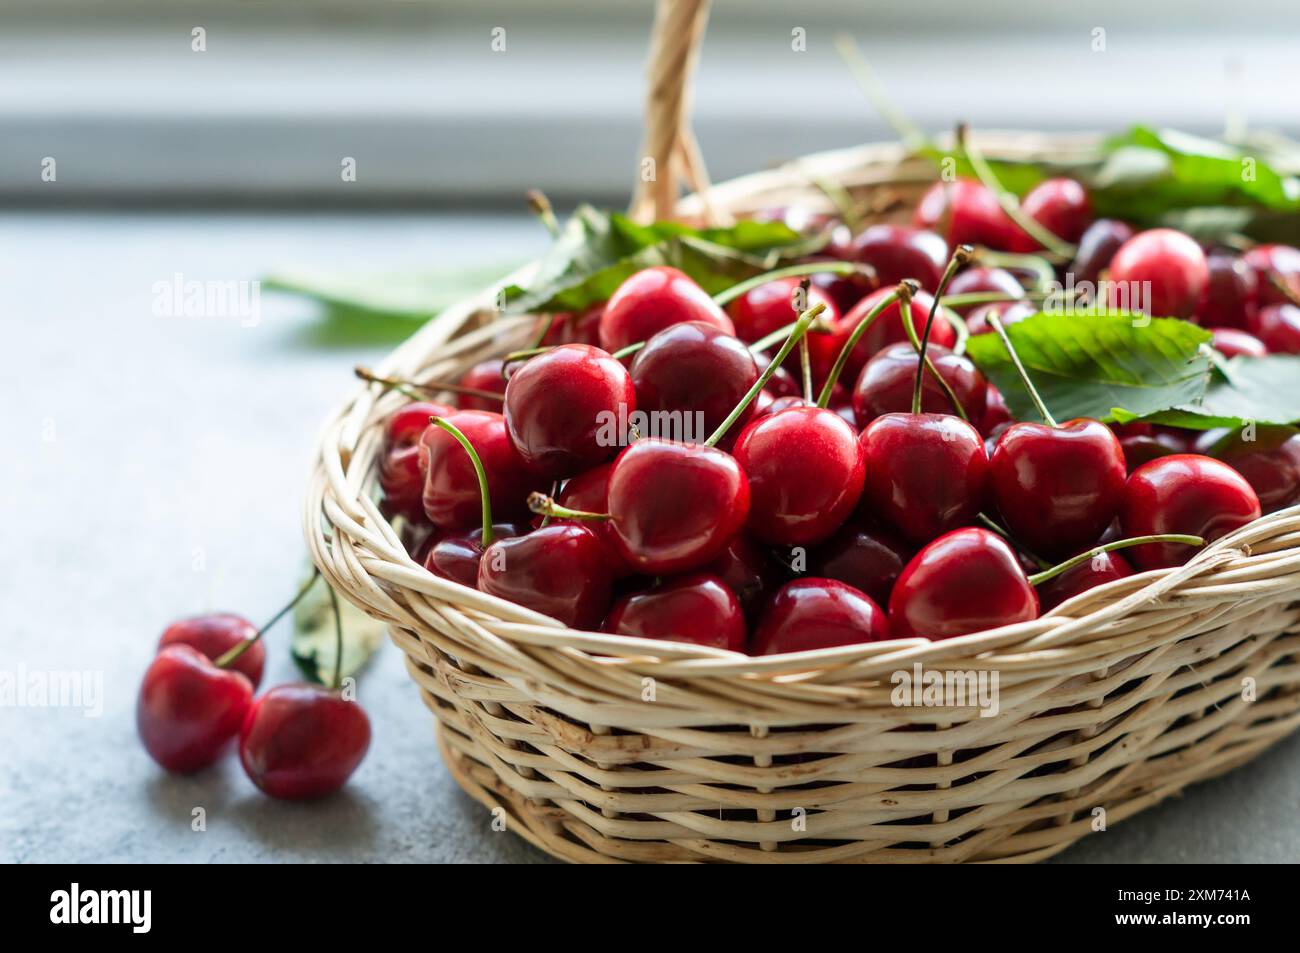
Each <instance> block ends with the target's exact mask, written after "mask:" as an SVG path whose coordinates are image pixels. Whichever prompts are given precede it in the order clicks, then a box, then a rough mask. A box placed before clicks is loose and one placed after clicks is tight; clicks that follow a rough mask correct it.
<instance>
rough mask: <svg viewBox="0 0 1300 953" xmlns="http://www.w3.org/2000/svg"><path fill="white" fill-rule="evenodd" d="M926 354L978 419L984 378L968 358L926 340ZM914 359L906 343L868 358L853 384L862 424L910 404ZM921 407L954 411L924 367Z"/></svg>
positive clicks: (970, 414)
mask: <svg viewBox="0 0 1300 953" xmlns="http://www.w3.org/2000/svg"><path fill="white" fill-rule="evenodd" d="M926 354H927V356H928V357H929V358H930V362H931V363H932V364H933V365H934V367H935V370H937V371H938V372H939V374H940V376H941V377H942V378H943V379H944V380H945V381H947V382H948V386H949V387H951V388H952V391H953V393H954V394H956V395H957V400H958V401H960V403H961V406H962V409H963V410H964V411H965V412H966V417H967V419H969V420H976V421H978V420H980V419H982V418H983V416H984V408H985V405H986V401H987V399H988V383H987V381H985V379H984V375H983V374H981V373H980V371H979V368H977V367H976V366H975V365H974V363H973V362H972V361H971V360H970V358H968V357H965V356H962V355H958V354H954V353H952V351H950V350H948V349H947V348H946V347H939V346H938V345H935V344H930V345H927V347H926ZM918 366H919V362H918V361H917V358H916V349H915V348H913V347H912V345H911V344H908V343H905V342H900V343H898V344H891V345H889V346H888V347H887V348H885V349H884V350H883V351H881V352H880V353H879V354H877V355H876V356H875V357H873V358H872V359H871V360H869V361H867V366H866V367H864V368H863V369H862V373H861V374H859V375H858V382H857V384H856V386H855V387H854V388H853V413H854V417H855V419H856V420H857V422H858V424H859V425H860V426H863V427H865V426H866V425H867V424H869V423H871V421H873V420H875V419H876V418H877V417H882V416H884V415H885V414H902V413H907V412H908V411H909V410H911V408H912V390H913V388H914V387H915V386H916V371H917V367H918ZM921 409H922V410H923V411H925V412H926V413H934V414H949V413H955V412H956V411H955V410H954V408H953V406H952V401H951V400H949V399H948V395H947V393H946V392H945V391H944V389H943V388H942V387H941V386H940V385H939V382H938V381H936V380H935V379H934V375H933V374H931V373H930V372H929V371H928V370H927V371H926V373H925V376H924V377H923V378H922V379H921Z"/></svg>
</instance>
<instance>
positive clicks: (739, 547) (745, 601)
mask: <svg viewBox="0 0 1300 953" xmlns="http://www.w3.org/2000/svg"><path fill="white" fill-rule="evenodd" d="M705 571H706V572H708V573H710V574H712V575H715V576H717V577H718V578H719V579H721V580H722V581H723V583H724V584H725V585H726V587H727V588H728V589H730V590H731V591H732V592H733V593H735V596H736V598H737V599H739V600H740V605H741V608H742V609H744V610H745V617H746V618H751V619H752V618H754V617H755V615H756V613H757V612H758V610H759V608H760V607H761V606H762V604H763V602H764V600H765V598H766V596H767V593H768V590H769V589H771V587H772V585H773V583H774V581H775V578H776V574H775V567H774V566H773V564H772V560H771V559H770V558H769V557H768V555H767V553H766V552H765V551H764V550H763V549H762V548H761V547H759V546H758V545H756V544H755V543H754V541H753V540H751V539H750V538H749V537H748V536H746V535H744V534H743V533H739V534H737V535H735V536H733V537H731V542H729V543H727V548H726V549H724V550H723V551H722V555H721V556H719V557H718V558H717V559H715V560H714V561H713V562H711V563H710V564H709V565H708V566H707V567H705Z"/></svg>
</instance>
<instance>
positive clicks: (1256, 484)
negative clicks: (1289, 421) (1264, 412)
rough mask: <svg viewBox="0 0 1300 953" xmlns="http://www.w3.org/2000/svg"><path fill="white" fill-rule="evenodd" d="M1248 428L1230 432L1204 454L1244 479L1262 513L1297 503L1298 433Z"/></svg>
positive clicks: (1277, 428)
mask: <svg viewBox="0 0 1300 953" xmlns="http://www.w3.org/2000/svg"><path fill="white" fill-rule="evenodd" d="M1252 429H1253V432H1248V431H1246V430H1245V429H1241V430H1233V431H1231V432H1230V433H1228V434H1226V435H1225V436H1223V437H1221V438H1220V439H1219V440H1217V441H1216V442H1214V443H1213V444H1212V445H1211V446H1210V448H1209V449H1208V450H1207V451H1206V453H1207V455H1208V456H1211V457H1214V458H1215V459H1216V460H1222V461H1223V462H1224V463H1226V464H1228V465H1229V466H1230V467H1232V468H1233V469H1234V470H1236V471H1237V472H1238V473H1240V474H1241V475H1242V476H1243V477H1245V478H1246V482H1247V483H1249V484H1250V485H1251V488H1252V489H1254V491H1255V495H1256V496H1257V497H1259V505H1260V508H1261V509H1262V510H1263V511H1264V512H1265V513H1272V512H1273V511H1274V510H1280V509H1282V508H1283V507H1286V506H1291V505H1293V504H1295V503H1300V430H1298V429H1296V428H1295V427H1281V426H1269V425H1267V424H1257V425H1255V427H1254V428H1252ZM1247 436H1249V437H1250V438H1251V439H1249V440H1248V439H1246V437H1247Z"/></svg>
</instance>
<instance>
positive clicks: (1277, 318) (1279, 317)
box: [1249, 304, 1300, 354]
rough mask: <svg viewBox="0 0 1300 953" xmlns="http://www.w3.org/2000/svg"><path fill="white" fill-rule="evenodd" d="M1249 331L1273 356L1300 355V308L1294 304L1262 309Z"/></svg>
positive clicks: (1276, 305)
mask: <svg viewBox="0 0 1300 953" xmlns="http://www.w3.org/2000/svg"><path fill="white" fill-rule="evenodd" d="M1249 331H1250V333H1251V334H1253V335H1254V336H1255V337H1256V338H1258V339H1259V341H1260V343H1261V344H1263V345H1264V347H1266V348H1268V350H1269V352H1270V353H1272V354H1300V308H1297V307H1296V306H1295V305H1293V304H1270V305H1267V306H1266V307H1263V308H1260V309H1259V312H1258V313H1257V314H1256V315H1255V317H1254V319H1253V320H1252V321H1251V322H1250V327H1249Z"/></svg>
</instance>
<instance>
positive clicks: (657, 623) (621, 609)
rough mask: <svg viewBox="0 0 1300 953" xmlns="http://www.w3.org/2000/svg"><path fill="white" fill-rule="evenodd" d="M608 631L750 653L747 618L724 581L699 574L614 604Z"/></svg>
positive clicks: (667, 583)
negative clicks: (746, 639)
mask: <svg viewBox="0 0 1300 953" xmlns="http://www.w3.org/2000/svg"><path fill="white" fill-rule="evenodd" d="M604 630H605V631H606V632H614V633H617V634H618V635H629V636H632V637H633V638H638V639H660V640H663V641H665V642H689V643H691V644H692V645H705V646H708V647H710V648H715V649H727V650H728V651H731V652H743V651H745V635H746V631H745V616H744V614H743V613H742V612H741V608H740V602H739V601H738V600H737V599H736V596H735V594H734V593H732V591H731V590H730V589H728V588H727V587H726V585H725V584H724V583H723V581H722V580H721V579H719V578H718V577H717V576H714V575H710V574H708V573H694V574H692V575H689V576H679V577H677V578H676V579H670V580H668V581H667V582H665V583H663V584H662V585H659V586H656V587H654V588H653V589H647V590H645V591H644V592H634V593H631V594H630V595H626V596H624V597H623V598H621V599H619V600H618V601H617V602H615V603H614V607H613V608H612V609H611V610H610V612H609V616H608V618H606V619H605V625H604Z"/></svg>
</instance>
